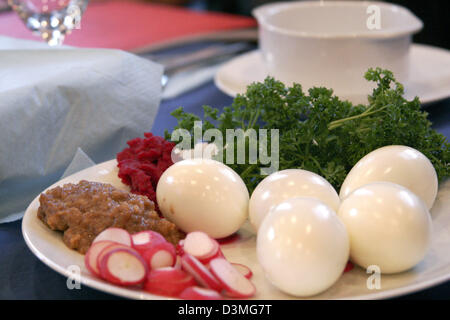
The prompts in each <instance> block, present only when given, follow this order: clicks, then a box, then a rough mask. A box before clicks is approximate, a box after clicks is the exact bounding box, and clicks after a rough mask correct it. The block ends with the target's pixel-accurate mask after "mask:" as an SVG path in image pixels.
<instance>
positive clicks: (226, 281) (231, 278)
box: [209, 258, 256, 298]
mask: <svg viewBox="0 0 450 320" xmlns="http://www.w3.org/2000/svg"><path fill="white" fill-rule="evenodd" d="M209 267H210V269H211V272H212V273H213V275H214V276H216V278H217V280H219V282H220V283H221V284H222V285H223V287H224V288H225V290H226V292H227V295H228V296H230V297H233V298H248V297H251V296H253V295H254V294H255V292H256V289H255V286H254V285H253V283H251V281H250V280H248V279H247V278H246V277H244V276H243V275H242V274H241V273H240V272H239V271H238V270H237V269H236V268H235V267H233V265H232V264H231V263H229V262H228V261H227V260H225V259H223V258H216V259H213V260H211V261H210V262H209Z"/></svg>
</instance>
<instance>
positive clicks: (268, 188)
mask: <svg viewBox="0 0 450 320" xmlns="http://www.w3.org/2000/svg"><path fill="white" fill-rule="evenodd" d="M294 197H311V198H316V199H319V200H321V201H323V202H324V203H325V204H326V205H328V206H329V207H330V208H331V209H333V210H335V211H337V209H338V208H339V202H340V200H339V196H338V194H337V192H336V191H335V190H334V188H333V186H332V185H331V184H330V183H329V182H328V181H327V180H325V179H324V178H322V177H321V176H319V175H317V174H315V173H313V172H310V171H306V170H301V169H288V170H282V171H278V172H275V173H273V174H271V175H270V176H268V177H266V178H265V179H264V180H263V181H261V182H260V183H259V184H258V186H257V187H256V188H255V190H254V191H253V194H252V196H251V198H250V202H249V218H250V222H251V223H252V225H253V227H254V228H255V230H258V228H259V226H260V225H261V222H262V221H263V219H264V217H265V216H266V215H267V214H268V213H269V211H270V209H272V208H273V207H275V206H276V205H277V204H279V203H280V202H282V201H284V200H287V199H289V198H294Z"/></svg>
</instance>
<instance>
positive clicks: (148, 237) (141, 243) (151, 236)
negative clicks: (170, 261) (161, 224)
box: [131, 230, 166, 253]
mask: <svg viewBox="0 0 450 320" xmlns="http://www.w3.org/2000/svg"><path fill="white" fill-rule="evenodd" d="M131 240H132V243H133V248H134V249H136V250H137V251H138V252H139V253H143V252H144V251H145V250H147V249H149V247H150V246H151V245H152V244H154V243H159V242H166V239H165V238H164V237H163V235H162V234H160V233H158V232H155V231H151V230H147V231H141V232H138V233H135V234H133V235H132V236H131Z"/></svg>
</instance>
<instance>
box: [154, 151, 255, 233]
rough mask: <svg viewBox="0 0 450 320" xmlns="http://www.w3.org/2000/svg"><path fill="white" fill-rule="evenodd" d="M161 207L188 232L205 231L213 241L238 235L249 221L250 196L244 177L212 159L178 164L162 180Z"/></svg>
mask: <svg viewBox="0 0 450 320" xmlns="http://www.w3.org/2000/svg"><path fill="white" fill-rule="evenodd" d="M156 199H157V201H158V206H159V208H160V210H161V212H162V214H163V215H164V217H166V218H167V219H168V220H170V221H172V222H173V223H175V224H176V225H177V226H178V227H179V228H180V229H181V230H183V231H184V232H191V231H204V232H206V233H207V234H209V235H210V236H211V237H213V238H223V237H227V236H229V235H231V234H233V233H234V232H236V231H237V230H238V229H239V228H240V226H241V225H242V224H243V223H244V222H245V220H246V219H247V217H248V201H249V194H248V191H247V187H246V186H245V184H244V182H243V181H242V179H241V177H239V175H238V174H237V173H236V172H234V171H233V170H232V169H231V168H230V167H228V166H226V165H225V164H223V163H221V162H218V161H215V160H210V159H191V160H183V161H180V162H177V163H175V164H173V165H172V166H170V167H169V168H168V169H167V170H166V171H165V172H164V173H163V174H162V176H161V178H160V180H159V182H158V186H157V188H156Z"/></svg>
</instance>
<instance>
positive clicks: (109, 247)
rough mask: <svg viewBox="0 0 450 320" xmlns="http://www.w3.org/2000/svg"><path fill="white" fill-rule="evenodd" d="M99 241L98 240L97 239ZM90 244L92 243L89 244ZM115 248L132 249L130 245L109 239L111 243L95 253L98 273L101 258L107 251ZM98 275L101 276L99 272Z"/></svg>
mask: <svg viewBox="0 0 450 320" xmlns="http://www.w3.org/2000/svg"><path fill="white" fill-rule="evenodd" d="M99 242H100V241H99ZM91 246H92V245H91ZM115 249H132V248H131V247H129V246H126V245H124V244H120V243H117V242H112V241H111V244H110V245H108V246H105V247H104V248H103V249H102V250H101V251H100V252H99V253H98V254H97V261H96V262H97V268H98V270H99V274H100V262H101V260H102V259H103V257H104V256H105V255H106V254H107V253H108V252H110V251H113V250H115ZM100 276H101V274H100Z"/></svg>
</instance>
